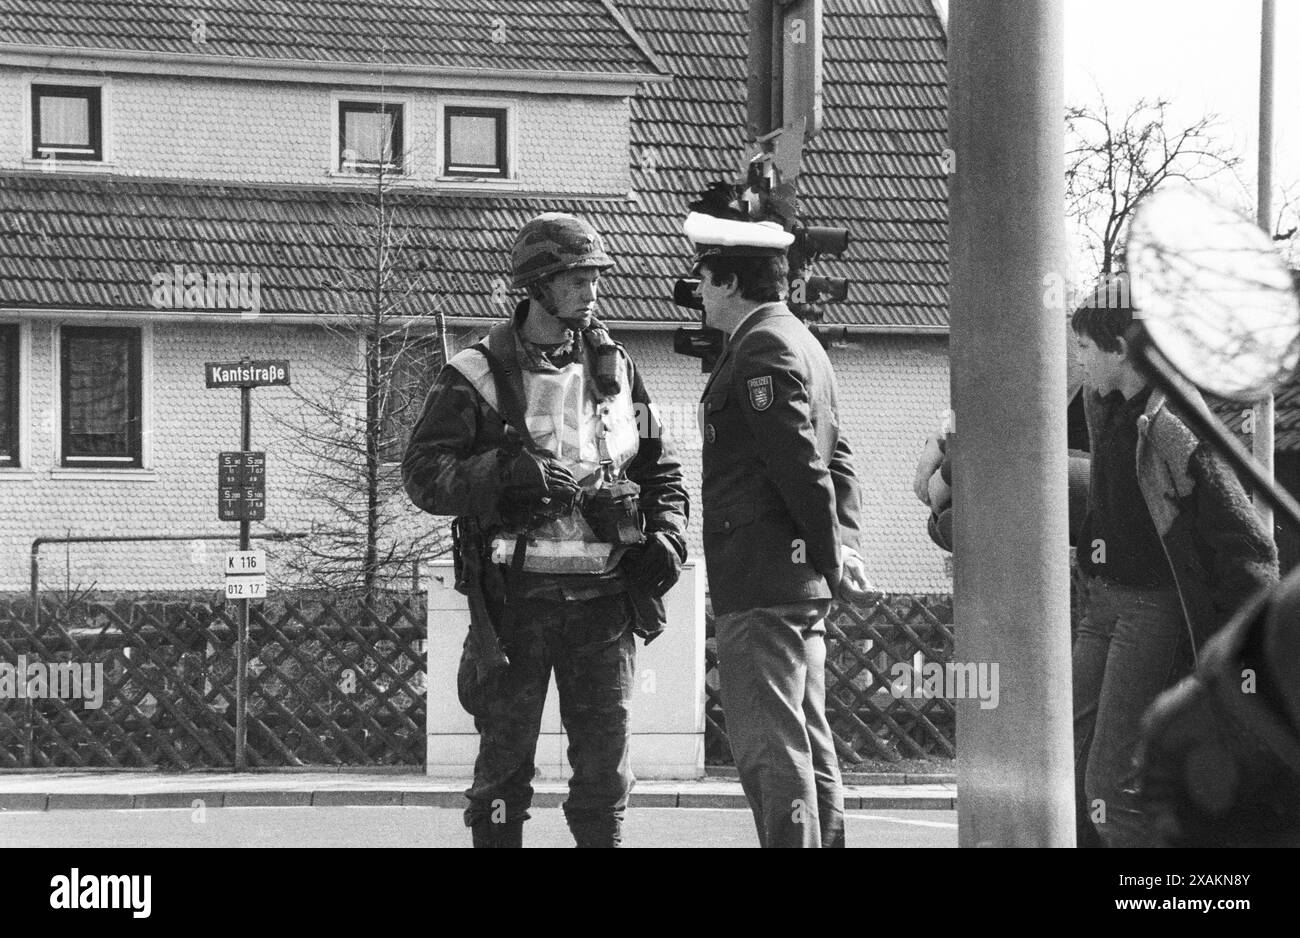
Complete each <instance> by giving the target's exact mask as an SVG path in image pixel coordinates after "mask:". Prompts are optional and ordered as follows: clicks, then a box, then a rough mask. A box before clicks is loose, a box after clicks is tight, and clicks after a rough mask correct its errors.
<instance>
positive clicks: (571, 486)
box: [505, 450, 581, 504]
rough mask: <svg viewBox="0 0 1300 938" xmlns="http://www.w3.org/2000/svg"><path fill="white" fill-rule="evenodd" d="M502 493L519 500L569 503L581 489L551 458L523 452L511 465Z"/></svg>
mask: <svg viewBox="0 0 1300 938" xmlns="http://www.w3.org/2000/svg"><path fill="white" fill-rule="evenodd" d="M505 491H506V495H507V496H509V497H510V498H512V499H515V500H519V501H540V502H547V501H559V502H562V503H565V504H572V503H573V501H574V500H575V499H576V498H577V496H578V492H579V491H581V486H579V485H578V480H577V479H575V478H574V477H573V473H571V472H569V470H568V469H566V468H565V467H564V466H563V465H562V464H561V463H559V462H557V461H556V460H555V459H553V458H552V457H550V456H546V455H543V454H539V453H530V452H529V451H528V450H522V451H520V453H519V455H518V456H516V457H515V458H514V461H513V462H512V463H511V464H510V468H509V470H508V474H507V478H506V488H505Z"/></svg>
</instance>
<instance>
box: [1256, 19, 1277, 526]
mask: <svg viewBox="0 0 1300 938" xmlns="http://www.w3.org/2000/svg"><path fill="white" fill-rule="evenodd" d="M1276 23H1277V4H1276V2H1275V0H1264V6H1263V10H1262V12H1261V18H1260V33H1259V178H1258V185H1259V197H1258V200H1257V201H1258V205H1259V212H1258V215H1257V219H1258V221H1259V226H1260V227H1261V228H1263V229H1264V231H1266V232H1267V233H1268V234H1270V235H1271V234H1272V233H1273V75H1274V71H1275V70H1274V66H1273V49H1274V41H1273V31H1274V26H1275V25H1276ZM1273 423H1274V413H1273V395H1272V394H1269V395H1268V396H1267V397H1265V398H1264V399H1263V400H1261V401H1260V402H1259V403H1257V404H1256V405H1255V413H1254V429H1255V432H1254V434H1253V435H1252V437H1251V440H1252V449H1253V450H1254V453H1255V459H1257V460H1258V461H1259V464H1260V465H1261V466H1263V467H1264V471H1265V472H1267V473H1268V477H1269V478H1270V479H1272V478H1273ZM1255 510H1256V511H1258V512H1259V517H1260V518H1261V520H1263V522H1264V527H1265V529H1266V530H1268V531H1270V532H1271V531H1272V530H1273V509H1272V508H1271V507H1269V503H1268V502H1267V501H1266V500H1265V499H1264V498H1263V497H1262V496H1260V495H1259V494H1258V493H1256V495H1255Z"/></svg>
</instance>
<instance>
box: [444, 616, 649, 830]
mask: <svg viewBox="0 0 1300 938" xmlns="http://www.w3.org/2000/svg"><path fill="white" fill-rule="evenodd" d="M633 616H634V613H633V608H632V604H631V601H630V599H629V598H628V595H627V594H626V593H617V594H614V595H610V596H601V597H598V598H596V599H587V600H578V601H575V600H569V601H563V602H557V601H554V600H548V599H529V600H525V601H524V602H523V603H522V604H521V606H520V608H519V611H518V613H517V614H516V617H515V625H514V627H513V629H512V630H511V632H510V634H508V635H502V636H501V640H502V645H503V648H504V650H505V652H506V654H507V655H508V656H509V658H510V667H509V668H507V669H505V670H503V671H499V672H497V673H495V674H494V675H493V676H492V677H490V678H489V679H488V680H487V681H486V682H484V684H482V685H474V684H473V671H474V657H473V651H472V645H471V644H470V643H468V642H467V643H466V650H465V654H464V657H463V658H462V660H461V669H460V682H461V702H462V703H463V704H464V705H465V708H466V709H467V710H468V711H469V712H470V713H471V714H472V715H473V716H474V726H475V728H476V729H477V730H478V733H479V753H478V759H477V760H476V761H475V763H474V784H473V785H472V786H471V787H470V788H469V790H468V791H466V792H465V794H466V796H467V797H468V798H469V802H470V804H469V807H468V808H467V809H466V811H465V823H466V825H468V826H470V827H474V826H475V824H482V823H484V822H490V823H492V824H494V825H496V824H512V823H513V824H517V823H519V822H522V821H523V820H526V819H527V818H528V808H529V807H530V805H531V804H532V799H533V786H532V780H533V775H534V774H535V765H534V759H535V757H536V752H537V737H538V733H539V731H540V729H541V724H542V708H543V706H544V704H545V702H546V690H547V687H548V685H549V683H550V676H551V670H552V668H553V669H554V671H555V683H556V687H557V689H558V690H559V695H560V721H561V722H562V723H563V725H564V732H565V734H566V735H567V737H568V740H569V750H568V755H569V764H570V765H571V766H572V767H573V776H572V778H571V779H570V780H569V797H568V800H566V801H565V803H564V814H565V818H566V819H567V820H568V822H569V829H570V830H571V831H572V832H573V835H574V838H575V839H576V840H577V841H578V844H579V846H588V845H590V846H617V845H618V843H619V841H620V840H621V836H622V823H623V817H624V814H625V812H626V809H627V800H628V794H629V793H630V792H631V790H632V783H633V781H634V779H633V776H632V771H631V766H630V762H629V756H628V749H629V746H628V713H629V703H630V700H631V696H632V681H633V672H634V668H635V658H636V646H635V644H634V638H633V633H632V624H633ZM467 682H468V684H469V685H471V686H470V687H467V686H466V684H467Z"/></svg>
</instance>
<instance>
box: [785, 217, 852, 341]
mask: <svg viewBox="0 0 1300 938" xmlns="http://www.w3.org/2000/svg"><path fill="white" fill-rule="evenodd" d="M790 231H791V233H792V234H793V235H794V243H793V244H792V245H790V250H789V251H788V252H787V257H788V259H789V262H790V299H789V303H788V305H789V307H790V311H791V312H793V313H794V314H795V315H796V316H798V317H799V318H800V319H802V320H803V321H804V322H818V321H820V320H821V318H822V311H821V309H820V304H822V303H833V302H842V301H844V300H846V299H848V296H849V281H848V280H846V279H845V278H843V277H817V276H814V275H813V273H812V269H813V264H814V263H816V261H817V258H819V257H820V256H822V255H823V254H829V255H831V256H833V257H839V256H840V255H841V254H843V253H844V252H845V251H847V250H848V247H849V230H848V229H847V228H822V227H817V226H813V225H805V224H803V223H802V222H795V224H794V226H793V227H792V228H791V229H790Z"/></svg>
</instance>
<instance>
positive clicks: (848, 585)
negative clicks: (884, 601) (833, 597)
mask: <svg viewBox="0 0 1300 938" xmlns="http://www.w3.org/2000/svg"><path fill="white" fill-rule="evenodd" d="M838 592H839V598H840V600H841V601H843V602H847V603H853V604H855V605H857V604H861V603H868V602H874V601H875V600H877V599H879V598H880V593H879V592H878V591H877V590H876V588H875V587H874V586H873V585H872V584H871V581H870V580H869V579H867V568H866V566H865V565H864V564H863V563H862V558H861V557H860V556H858V554H857V552H856V551H851V550H846V551H845V552H844V563H843V565H842V566H841V567H840V585H839V591H838Z"/></svg>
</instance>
